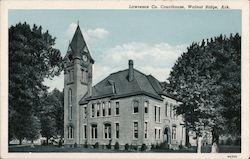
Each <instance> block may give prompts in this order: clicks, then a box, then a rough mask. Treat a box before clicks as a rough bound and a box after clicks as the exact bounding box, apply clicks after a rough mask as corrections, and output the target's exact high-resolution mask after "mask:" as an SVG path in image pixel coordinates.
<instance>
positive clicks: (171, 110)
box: [170, 104, 173, 118]
mask: <svg viewBox="0 0 250 159" xmlns="http://www.w3.org/2000/svg"><path fill="white" fill-rule="evenodd" d="M170 117H171V118H173V104H170Z"/></svg>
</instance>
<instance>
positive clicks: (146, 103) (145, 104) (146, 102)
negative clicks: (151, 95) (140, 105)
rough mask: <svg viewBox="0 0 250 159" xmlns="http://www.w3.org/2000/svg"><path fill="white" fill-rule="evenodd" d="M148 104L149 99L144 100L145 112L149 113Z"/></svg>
mask: <svg viewBox="0 0 250 159" xmlns="http://www.w3.org/2000/svg"><path fill="white" fill-rule="evenodd" d="M148 105H149V104H148V101H145V102H144V112H145V114H146V113H148Z"/></svg>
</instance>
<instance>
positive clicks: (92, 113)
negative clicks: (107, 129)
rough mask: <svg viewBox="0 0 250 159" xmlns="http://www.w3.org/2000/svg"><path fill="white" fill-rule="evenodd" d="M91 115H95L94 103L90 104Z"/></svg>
mask: <svg viewBox="0 0 250 159" xmlns="http://www.w3.org/2000/svg"><path fill="white" fill-rule="evenodd" d="M91 116H92V117H95V104H92V111H91Z"/></svg>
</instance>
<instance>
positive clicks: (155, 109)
mask: <svg viewBox="0 0 250 159" xmlns="http://www.w3.org/2000/svg"><path fill="white" fill-rule="evenodd" d="M156 114H157V107H156V106H155V121H157V116H156Z"/></svg>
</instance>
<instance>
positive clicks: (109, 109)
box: [108, 102, 111, 115]
mask: <svg viewBox="0 0 250 159" xmlns="http://www.w3.org/2000/svg"><path fill="white" fill-rule="evenodd" d="M108 115H111V102H109V104H108Z"/></svg>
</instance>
